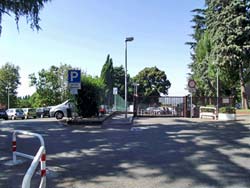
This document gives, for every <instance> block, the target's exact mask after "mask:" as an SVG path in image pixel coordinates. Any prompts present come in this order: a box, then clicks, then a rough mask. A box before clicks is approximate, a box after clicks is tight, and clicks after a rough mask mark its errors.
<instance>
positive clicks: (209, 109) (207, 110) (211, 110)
mask: <svg viewBox="0 0 250 188" xmlns="http://www.w3.org/2000/svg"><path fill="white" fill-rule="evenodd" d="M205 107H212V108H214V106H213V105H208V106H205ZM212 108H201V112H214V109H212Z"/></svg>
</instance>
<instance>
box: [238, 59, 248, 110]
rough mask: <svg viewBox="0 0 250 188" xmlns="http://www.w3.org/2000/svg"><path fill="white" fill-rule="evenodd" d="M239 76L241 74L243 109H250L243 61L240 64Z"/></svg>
mask: <svg viewBox="0 0 250 188" xmlns="http://www.w3.org/2000/svg"><path fill="white" fill-rule="evenodd" d="M239 76H240V90H241V105H242V109H248V108H249V105H248V101H247V95H246V88H245V81H244V78H243V66H242V63H240V64H239Z"/></svg>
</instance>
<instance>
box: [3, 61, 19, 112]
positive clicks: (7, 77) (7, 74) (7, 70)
mask: <svg viewBox="0 0 250 188" xmlns="http://www.w3.org/2000/svg"><path fill="white" fill-rule="evenodd" d="M19 69H20V68H19V67H18V66H15V65H13V64H11V63H6V64H4V65H3V66H2V67H0V104H4V105H5V106H6V107H7V103H8V92H9V102H10V107H15V106H16V103H17V88H18V86H19V85H20V76H19ZM8 88H9V89H8Z"/></svg>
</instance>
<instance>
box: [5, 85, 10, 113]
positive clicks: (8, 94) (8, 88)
mask: <svg viewBox="0 0 250 188" xmlns="http://www.w3.org/2000/svg"><path fill="white" fill-rule="evenodd" d="M5 89H7V96H8V109H9V108H10V91H9V90H10V86H9V85H7V86H6V88H5Z"/></svg>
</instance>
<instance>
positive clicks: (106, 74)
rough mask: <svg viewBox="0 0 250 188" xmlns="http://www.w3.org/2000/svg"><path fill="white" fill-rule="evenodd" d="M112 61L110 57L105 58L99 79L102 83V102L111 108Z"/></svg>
mask: <svg viewBox="0 0 250 188" xmlns="http://www.w3.org/2000/svg"><path fill="white" fill-rule="evenodd" d="M113 72H114V69H113V60H112V58H110V55H108V56H107V59H106V62H105V63H104V65H103V67H102V70H101V79H102V80H103V83H104V96H105V97H104V100H105V104H107V105H108V106H111V105H112V104H113V86H114V80H113Z"/></svg>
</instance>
